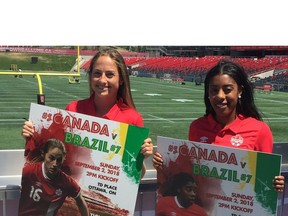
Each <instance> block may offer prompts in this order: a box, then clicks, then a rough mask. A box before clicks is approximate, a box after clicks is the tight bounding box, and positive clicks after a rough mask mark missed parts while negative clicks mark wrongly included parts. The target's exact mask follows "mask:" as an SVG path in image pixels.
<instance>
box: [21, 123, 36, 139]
mask: <svg viewBox="0 0 288 216" xmlns="http://www.w3.org/2000/svg"><path fill="white" fill-rule="evenodd" d="M34 132H35V131H34V126H33V123H32V122H31V121H25V122H24V124H23V127H22V137H23V138H24V139H28V138H30V137H32V136H33V134H34Z"/></svg>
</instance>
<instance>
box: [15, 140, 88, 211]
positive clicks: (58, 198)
mask: <svg viewBox="0 0 288 216" xmlns="http://www.w3.org/2000/svg"><path fill="white" fill-rule="evenodd" d="M65 155H66V149H65V146H64V144H63V143H62V142H61V141H60V140H58V139H50V140H48V141H47V142H46V143H45V145H44V148H43V153H42V157H43V158H42V159H43V160H42V161H41V162H36V163H28V164H25V166H24V168H23V173H22V182H21V186H22V189H21V197H20V202H19V216H24V215H27V216H30V215H56V214H57V211H58V210H59V209H60V208H61V206H62V205H63V203H64V201H65V199H66V197H67V196H70V197H73V198H74V199H75V201H76V205H77V206H78V209H79V211H80V213H81V215H82V216H88V215H89V212H88V208H87V204H86V202H85V200H84V198H83V197H82V194H81V188H80V186H79V185H78V184H77V183H76V181H75V180H74V179H73V178H71V177H70V176H68V175H66V174H65V173H64V172H63V171H61V166H62V164H63V161H64V160H65Z"/></svg>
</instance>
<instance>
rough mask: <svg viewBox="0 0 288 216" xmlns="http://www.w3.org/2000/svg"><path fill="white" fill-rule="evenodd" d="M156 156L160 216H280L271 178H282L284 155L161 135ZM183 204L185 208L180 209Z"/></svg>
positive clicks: (157, 208) (157, 209) (158, 139)
mask: <svg viewBox="0 0 288 216" xmlns="http://www.w3.org/2000/svg"><path fill="white" fill-rule="evenodd" d="M157 151H158V152H159V153H160V154H161V155H162V157H163V166H162V167H161V168H160V169H158V170H157V183H158V185H159V188H158V189H157V204H156V212H158V215H162V214H163V212H164V214H163V215H167V214H165V211H166V212H167V211H169V212H175V214H177V215H178V214H179V215H203V216H204V215H208V216H223V215H229V216H253V215H261V216H273V215H275V216H276V209H277V192H276V191H275V190H274V188H273V185H272V179H273V178H274V176H276V175H279V174H280V168H281V161H282V156H281V155H277V154H268V153H262V152H257V151H250V150H247V151H246V150H243V149H236V148H235V149H234V148H227V147H222V146H217V145H210V144H205V143H198V142H192V141H186V140H180V139H174V138H169V137H160V136H158V137H157ZM179 176H181V178H180V177H179ZM179 179H181V180H179ZM179 197H180V198H179ZM185 197H186V198H185ZM177 198H178V199H177ZM163 199H165V200H166V201H165V203H166V204H165V205H163V203H164V202H163V201H162V200H163ZM168 203H169V205H168ZM180 203H184V204H182V205H181V206H183V205H185V207H182V208H177V206H179V205H180ZM168 208H170V209H169V210H168ZM203 209H204V210H205V211H203ZM181 211H182V212H181ZM185 211H190V212H189V213H188V212H185ZM193 211H195V214H193ZM179 212H181V213H179Z"/></svg>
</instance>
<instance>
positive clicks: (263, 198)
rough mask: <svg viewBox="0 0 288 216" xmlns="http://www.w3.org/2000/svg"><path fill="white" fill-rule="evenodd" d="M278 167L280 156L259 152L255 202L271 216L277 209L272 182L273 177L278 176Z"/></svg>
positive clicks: (275, 194)
mask: <svg viewBox="0 0 288 216" xmlns="http://www.w3.org/2000/svg"><path fill="white" fill-rule="evenodd" d="M268 167H269V168H268ZM280 167H281V156H280V155H267V154H264V153H260V152H259V153H258V154H257V170H256V184H255V193H256V200H257V201H258V202H259V203H260V204H261V205H262V207H263V208H265V209H267V212H271V214H275V212H276V208H277V192H276V191H275V190H274V187H273V185H272V180H273V179H274V176H276V175H279V173H280Z"/></svg>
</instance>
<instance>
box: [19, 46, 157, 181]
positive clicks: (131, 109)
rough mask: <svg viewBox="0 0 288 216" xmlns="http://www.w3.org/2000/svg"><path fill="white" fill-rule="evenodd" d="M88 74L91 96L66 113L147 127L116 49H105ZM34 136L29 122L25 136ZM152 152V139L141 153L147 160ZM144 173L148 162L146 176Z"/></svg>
mask: <svg viewBox="0 0 288 216" xmlns="http://www.w3.org/2000/svg"><path fill="white" fill-rule="evenodd" d="M88 75H89V87H90V97H89V98H86V99H84V100H77V101H73V102H71V103H69V104H68V105H67V107H66V110H68V111H74V112H78V113H82V114H86V115H91V116H96V117H101V118H105V119H109V120H113V121H119V122H123V123H126V124H131V125H135V126H139V127H143V125H144V123H143V119H142V116H141V114H140V113H138V112H137V111H136V108H135V105H134V102H133V99H132V94H131V89H130V81H129V75H128V73H127V66H126V64H125V61H124V59H123V57H122V55H121V54H120V53H119V52H118V51H117V50H116V49H113V48H103V49H101V50H100V51H99V52H98V53H97V54H96V55H95V56H94V57H93V58H92V61H91V63H90V67H89V71H88ZM33 133H34V129H33V124H32V122H31V121H25V122H24V125H23V129H22V136H23V137H24V138H25V139H27V138H29V137H31V136H33ZM152 152H153V143H152V140H151V139H150V138H147V139H145V140H144V142H143V145H142V146H141V153H142V154H143V155H144V156H145V158H147V157H149V156H150V155H152ZM144 162H145V160H144ZM144 172H145V163H143V169H142V176H143V175H144Z"/></svg>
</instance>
